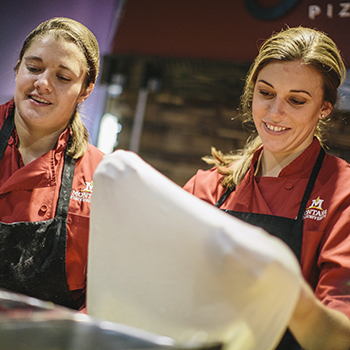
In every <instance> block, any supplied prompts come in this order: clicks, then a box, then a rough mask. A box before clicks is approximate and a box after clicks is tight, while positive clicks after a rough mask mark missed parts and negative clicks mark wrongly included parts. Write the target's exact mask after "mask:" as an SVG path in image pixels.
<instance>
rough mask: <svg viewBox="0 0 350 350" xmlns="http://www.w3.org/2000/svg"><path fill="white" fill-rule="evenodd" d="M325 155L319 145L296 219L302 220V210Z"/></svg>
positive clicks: (304, 207)
mask: <svg viewBox="0 0 350 350" xmlns="http://www.w3.org/2000/svg"><path fill="white" fill-rule="evenodd" d="M325 155H326V152H325V150H324V149H323V148H322V147H321V150H320V153H319V154H318V157H317V160H316V163H315V166H314V168H313V169H312V173H311V175H310V178H309V182H308V183H307V186H306V190H305V192H304V196H303V199H302V200H301V204H300V207H299V212H298V216H297V220H303V215H304V212H305V210H306V205H307V201H308V200H309V198H310V196H311V192H312V190H313V188H314V184H315V182H316V178H317V176H318V173H319V172H320V170H321V166H322V162H323V159H324V157H325Z"/></svg>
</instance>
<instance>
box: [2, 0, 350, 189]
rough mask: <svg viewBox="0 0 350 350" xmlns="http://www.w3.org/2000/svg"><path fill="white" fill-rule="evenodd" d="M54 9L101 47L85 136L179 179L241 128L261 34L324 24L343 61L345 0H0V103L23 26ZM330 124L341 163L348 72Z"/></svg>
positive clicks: (349, 147)
mask: <svg viewBox="0 0 350 350" xmlns="http://www.w3.org/2000/svg"><path fill="white" fill-rule="evenodd" d="M56 16H65V17H70V18H73V19H76V20H78V21H80V22H82V23H83V24H85V25H86V26H87V27H88V28H89V29H90V30H91V31H92V32H93V33H94V34H95V36H96V38H97V40H98V41H99V44H100V49H101V63H102V65H101V72H100V75H99V79H98V83H97V86H96V88H95V90H94V92H93V94H92V96H90V97H89V99H88V100H87V101H86V102H85V104H84V106H83V109H82V112H83V115H84V117H85V119H84V120H85V124H86V126H87V127H88V129H89V132H90V137H91V142H92V143H93V144H95V145H97V146H98V147H99V148H100V149H101V150H103V151H104V152H105V153H110V152H113V150H115V149H119V148H120V149H127V150H132V151H134V152H137V153H139V155H140V156H141V157H142V158H143V159H145V160H146V161H147V162H148V163H150V164H151V165H152V166H154V167H155V168H156V169H158V170H159V171H160V172H162V173H163V174H165V175H166V176H168V177H169V178H170V179H172V180H173V181H174V182H176V183H178V184H179V185H181V186H182V185H184V183H185V182H186V181H187V180H188V179H189V178H190V177H191V176H192V175H193V174H194V173H195V172H196V170H197V169H198V168H202V169H205V168H208V166H207V165H206V164H205V163H204V162H203V161H202V160H201V157H202V156H205V155H208V154H210V148H211V147H212V146H215V147H216V148H217V149H220V150H222V151H224V152H229V151H230V150H234V149H237V148H241V147H242V146H243V145H244V142H245V140H246V138H247V137H248V135H249V132H248V131H245V130H243V128H242V125H241V120H240V119H239V118H237V108H238V106H239V97H240V95H241V92H242V89H243V85H244V79H245V76H246V74H247V71H248V69H249V66H250V64H251V63H252V60H253V59H254V57H255V56H256V54H257V52H258V47H259V45H260V44H261V43H262V41H263V40H264V39H266V38H268V37H269V36H270V35H271V34H272V33H273V32H277V31H280V30H281V29H282V28H286V27H287V26H290V27H292V26H298V25H303V26H307V27H311V28H317V29H320V30H323V31H324V32H326V33H327V34H329V36H330V37H331V38H332V39H333V40H334V41H335V42H336V43H337V44H338V47H339V48H340V50H341V53H342V55H343V58H344V60H345V64H346V66H347V68H350V39H349V35H348V33H349V29H350V2H344V1H335V0H147V1H145V0H60V1H59V2H58V1H55V0H45V1H39V0H31V1H24V0H2V2H1V11H0V48H1V55H0V81H1V84H0V103H4V102H6V101H7V100H9V99H11V98H12V96H13V91H14V84H15V74H14V71H13V67H14V66H15V64H16V61H17V58H18V55H19V51H20V48H21V46H22V43H23V41H24V39H25V38H26V36H27V34H29V32H30V31H31V30H32V29H34V28H35V27H36V26H37V25H38V24H39V23H41V22H42V21H44V20H46V19H48V18H51V17H56ZM336 107H337V108H336V113H335V115H334V118H333V120H332V122H331V124H330V130H329V135H328V141H327V146H328V152H329V153H331V154H334V155H337V156H339V157H341V158H343V159H345V160H347V161H350V126H349V125H348V123H347V120H348V116H349V114H350V74H349V77H348V79H347V81H346V82H345V83H344V85H343V86H342V88H341V89H340V99H339V102H338V105H337V106H336Z"/></svg>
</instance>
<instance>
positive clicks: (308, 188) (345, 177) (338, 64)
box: [185, 27, 350, 350]
mask: <svg viewBox="0 0 350 350" xmlns="http://www.w3.org/2000/svg"><path fill="white" fill-rule="evenodd" d="M344 78H345V67H344V64H343V62H342V59H341V56H340V54H339V51H338V49H337V47H336V45H335V44H334V42H333V41H332V40H331V39H330V38H329V37H328V36H326V35H325V34H323V33H321V32H319V31H316V30H312V29H308V28H302V27H298V28H289V29H287V30H284V31H281V32H280V33H277V34H276V35H274V36H272V37H271V38H270V39H268V40H267V41H266V42H265V43H264V44H263V45H262V47H261V48H260V51H259V54H258V56H257V58H256V59H255V61H254V63H253V65H252V67H251V69H250V71H249V73H248V77H247V81H246V85H245V89H244V93H243V96H242V114H243V116H244V117H245V119H246V122H247V121H250V122H253V124H254V126H255V129H256V132H255V133H254V134H253V135H252V136H251V137H250V139H249V140H248V142H247V144H246V146H245V148H244V149H243V150H240V151H238V152H235V153H230V154H227V155H223V154H222V153H220V152H217V151H216V150H215V149H214V150H213V154H212V157H211V158H206V160H207V161H208V162H209V163H211V164H215V168H213V169H211V170H209V171H199V172H198V173H197V174H196V175H195V176H194V177H193V178H192V179H190V181H189V182H188V183H187V184H186V185H185V189H186V190H187V191H189V192H191V193H193V194H194V195H195V196H197V197H199V198H201V199H203V200H205V201H207V202H209V203H211V204H213V205H215V206H217V207H218V208H220V209H222V210H224V211H226V212H227V213H229V214H231V215H233V216H235V217H237V218H240V219H242V220H244V221H246V222H248V223H251V224H253V225H256V226H260V227H262V228H264V229H265V230H266V231H267V232H269V233H271V234H273V235H275V236H277V237H279V238H280V239H282V240H283V241H284V242H286V243H287V244H288V245H289V246H290V248H291V249H292V250H293V251H294V253H295V255H296V256H297V257H298V259H299V261H300V264H301V269H302V272H303V275H304V277H305V279H306V281H307V282H308V285H310V286H311V288H312V289H313V290H314V292H315V294H314V293H312V292H311V289H310V288H309V286H308V285H307V284H306V283H305V285H304V290H303V291H302V293H301V297H300V302H299V304H298V306H297V308H296V310H295V313H294V315H293V317H292V319H291V322H290V325H289V329H290V331H291V333H292V334H293V335H294V336H295V338H296V339H297V341H298V342H299V343H300V345H301V346H303V347H304V348H306V349H317V350H320V349H349V348H350V320H349V318H350V288H349V283H348V282H349V276H350V250H349V247H350V235H349V232H350V220H349V217H350V168H349V165H348V164H347V163H346V162H345V161H343V160H341V159H339V158H336V157H331V156H329V155H327V154H325V152H324V150H323V148H322V136H323V125H324V122H325V121H326V120H327V119H329V117H330V115H331V112H332V109H333V107H334V105H335V103H336V100H337V88H338V87H339V86H340V84H341V83H342V82H343V80H344ZM315 295H316V296H315ZM316 297H317V298H318V299H317V298H316ZM319 300H321V301H322V303H321V302H320V301H319ZM291 333H290V332H287V333H286V334H285V336H284V338H283V339H282V341H281V343H280V345H279V347H278V349H284V350H285V349H300V345H299V344H298V343H297V341H296V340H295V339H294V337H293V336H292V335H291Z"/></svg>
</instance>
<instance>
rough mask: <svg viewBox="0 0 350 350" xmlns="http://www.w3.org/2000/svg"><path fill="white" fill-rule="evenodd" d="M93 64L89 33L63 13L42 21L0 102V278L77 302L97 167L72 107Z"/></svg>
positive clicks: (23, 289)
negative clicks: (8, 91) (10, 95)
mask: <svg viewBox="0 0 350 350" xmlns="http://www.w3.org/2000/svg"><path fill="white" fill-rule="evenodd" d="M98 71H99V48H98V43H97V41H96V38H95V37H94V35H93V34H92V33H91V32H90V31H89V30H88V29H87V28H86V27H85V26H84V25H82V24H81V23H79V22H77V21H74V20H71V19H69V18H53V19H50V20H48V21H45V22H43V23H41V24H40V25H39V26H38V27H37V28H36V29H34V30H33V32H31V33H30V34H29V36H28V37H27V38H26V40H25V42H24V44H23V47H22V50H21V52H20V56H19V60H18V62H17V65H16V67H15V72H16V87H15V93H14V98H13V100H11V101H9V102H8V103H6V104H4V105H2V106H0V140H1V142H0V208H1V210H0V258H1V259H0V288H5V289H8V290H10V291H13V292H17V293H22V294H26V295H29V296H33V297H36V298H39V299H43V300H49V301H52V302H54V303H56V304H60V305H64V306H66V307H70V308H73V309H80V308H83V307H84V305H85V288H86V263H87V243H88V233H89V215H90V202H91V194H92V190H93V181H92V178H93V173H94V171H95V169H96V167H97V165H98V163H99V162H100V160H101V159H102V157H103V154H102V152H100V151H99V150H97V149H96V148H95V147H94V146H92V145H91V144H89V143H88V132H87V129H86V128H85V126H84V124H83V122H82V120H81V117H80V115H79V113H78V112H77V107H78V105H79V104H80V103H82V102H83V101H84V100H85V99H86V98H87V97H88V96H89V95H90V94H91V92H92V90H93V88H94V84H95V82H96V77H97V74H98Z"/></svg>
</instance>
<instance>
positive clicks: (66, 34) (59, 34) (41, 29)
mask: <svg viewBox="0 0 350 350" xmlns="http://www.w3.org/2000/svg"><path fill="white" fill-rule="evenodd" d="M46 34H50V35H53V37H54V38H55V39H63V40H65V41H68V42H72V43H74V44H75V45H77V46H78V48H79V49H80V50H81V51H82V53H83V54H84V57H85V60H86V80H85V88H87V87H88V86H89V85H90V84H95V82H96V79H97V75H98V72H99V66H100V52H99V46H98V42H97V40H96V38H95V36H94V35H93V34H92V32H91V31H90V30H89V29H88V28H86V27H85V26H84V25H83V24H81V23H80V22H78V21H75V20H73V19H70V18H65V17H55V18H51V19H49V20H47V21H45V22H43V23H41V24H39V26H38V27H36V28H35V29H34V30H33V31H32V32H31V33H30V34H29V35H28V36H27V38H26V39H25V41H24V43H23V46H22V49H21V52H20V55H19V60H18V62H17V65H16V67H15V71H17V70H18V68H19V66H20V64H21V62H22V59H23V56H24V54H25V52H26V51H27V50H28V48H29V47H30V46H31V45H32V43H33V42H34V41H35V40H36V39H38V38H39V37H41V36H43V35H46ZM69 128H70V131H71V135H72V138H71V143H70V146H69V149H68V150H67V153H68V154H69V155H70V156H72V157H73V158H79V157H81V156H82V155H84V153H85V151H86V147H87V144H88V140H89V134H88V131H87V129H86V127H85V125H84V123H83V121H82V119H81V116H80V114H79V112H78V111H77V108H76V110H75V111H74V113H73V115H72V118H71V120H70V122H69Z"/></svg>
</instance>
